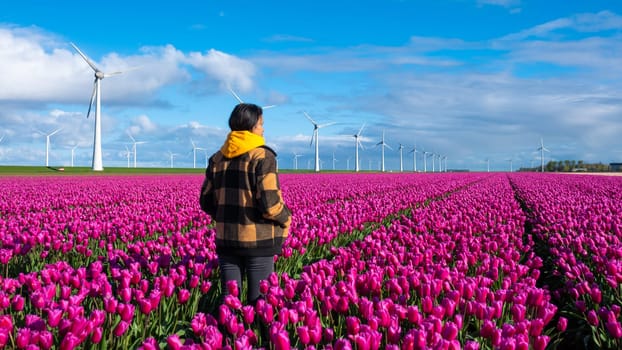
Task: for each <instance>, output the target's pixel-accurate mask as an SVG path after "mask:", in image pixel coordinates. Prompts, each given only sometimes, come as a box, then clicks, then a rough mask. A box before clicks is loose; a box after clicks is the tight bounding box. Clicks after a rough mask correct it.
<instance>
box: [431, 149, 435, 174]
mask: <svg viewBox="0 0 622 350" xmlns="http://www.w3.org/2000/svg"><path fill="white" fill-rule="evenodd" d="M430 156H431V157H432V172H433V173H434V172H436V165H435V164H434V159H435V158H436V153H434V152H431V153H430Z"/></svg>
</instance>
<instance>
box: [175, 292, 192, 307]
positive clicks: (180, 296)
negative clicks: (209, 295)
mask: <svg viewBox="0 0 622 350" xmlns="http://www.w3.org/2000/svg"><path fill="white" fill-rule="evenodd" d="M188 299H190V291H189V290H187V289H185V288H183V289H180V290H179V291H178V292H177V302H178V303H179V304H181V305H183V304H185V303H186V302H188Z"/></svg>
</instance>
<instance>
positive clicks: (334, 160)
mask: <svg viewBox="0 0 622 350" xmlns="http://www.w3.org/2000/svg"><path fill="white" fill-rule="evenodd" d="M335 163H337V158H335V152H333V170H335Z"/></svg>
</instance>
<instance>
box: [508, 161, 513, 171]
mask: <svg viewBox="0 0 622 350" xmlns="http://www.w3.org/2000/svg"><path fill="white" fill-rule="evenodd" d="M508 162H510V172H512V171H513V170H514V169H513V168H512V158H510V159H508Z"/></svg>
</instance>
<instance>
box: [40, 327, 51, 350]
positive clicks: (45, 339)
mask: <svg viewBox="0 0 622 350" xmlns="http://www.w3.org/2000/svg"><path fill="white" fill-rule="evenodd" d="M53 345H54V335H53V334H52V333H51V332H49V331H43V332H41V333H39V346H40V347H41V348H42V349H45V350H47V349H50V348H52V346H53Z"/></svg>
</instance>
